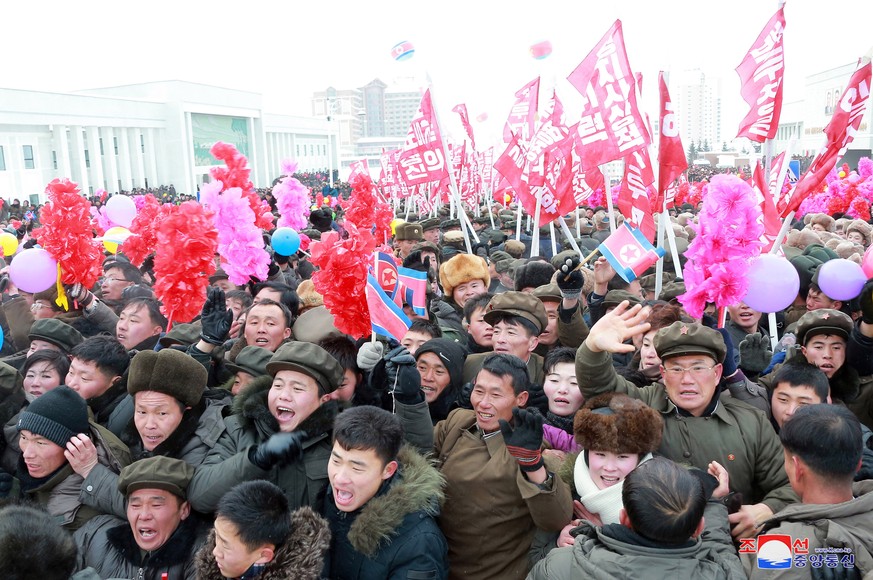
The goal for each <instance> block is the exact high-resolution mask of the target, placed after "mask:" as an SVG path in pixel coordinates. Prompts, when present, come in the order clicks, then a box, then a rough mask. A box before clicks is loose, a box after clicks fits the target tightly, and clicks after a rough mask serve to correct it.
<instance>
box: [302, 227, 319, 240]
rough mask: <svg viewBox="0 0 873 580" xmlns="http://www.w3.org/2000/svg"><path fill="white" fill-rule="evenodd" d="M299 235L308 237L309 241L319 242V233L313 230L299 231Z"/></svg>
mask: <svg viewBox="0 0 873 580" xmlns="http://www.w3.org/2000/svg"><path fill="white" fill-rule="evenodd" d="M300 233H301V234H303V235H305V236H306V237H308V238H309V239H310V240H321V232H320V231H318V230H316V229H315V228H307V229H305V230H301V231H300Z"/></svg>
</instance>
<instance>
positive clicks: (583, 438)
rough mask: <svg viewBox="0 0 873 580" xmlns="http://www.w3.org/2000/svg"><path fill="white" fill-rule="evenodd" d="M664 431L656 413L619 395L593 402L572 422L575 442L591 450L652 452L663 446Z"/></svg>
mask: <svg viewBox="0 0 873 580" xmlns="http://www.w3.org/2000/svg"><path fill="white" fill-rule="evenodd" d="M663 431H664V421H663V419H661V415H660V414H659V413H658V412H657V411H655V410H654V409H652V408H651V407H649V406H648V405H646V404H645V403H643V402H642V401H640V400H638V399H631V398H630V397H628V396H627V395H622V394H618V393H608V394H606V395H600V396H597V397H594V398H593V399H590V400H589V401H588V402H586V403H585V406H584V407H583V408H581V409H579V411H577V412H576V417H575V419H574V420H573V435H574V436H575V438H576V443H578V444H579V445H580V446H581V447H582V449H586V450H589V451H610V452H612V453H616V454H619V453H639V454H640V455H643V454H646V453H651V452H652V451H654V450H655V449H657V448H658V446H659V445H661V435H662V434H663Z"/></svg>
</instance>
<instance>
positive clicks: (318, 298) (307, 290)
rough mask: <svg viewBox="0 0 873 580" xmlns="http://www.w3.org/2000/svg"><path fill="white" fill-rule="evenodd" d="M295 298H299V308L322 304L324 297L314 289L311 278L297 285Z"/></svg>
mask: <svg viewBox="0 0 873 580" xmlns="http://www.w3.org/2000/svg"><path fill="white" fill-rule="evenodd" d="M297 298H299V299H300V307H299V309H300V310H304V309H307V310H308V309H309V308H315V307H316V306H323V305H324V297H323V296H322V295H321V294H319V293H318V291H317V290H316V289H315V283H314V282H313V281H312V280H304V281H302V282H301V283H300V285H299V286H297Z"/></svg>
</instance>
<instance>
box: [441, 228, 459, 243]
mask: <svg viewBox="0 0 873 580" xmlns="http://www.w3.org/2000/svg"><path fill="white" fill-rule="evenodd" d="M443 243H444V244H458V243H461V244H463V243H464V232H459V231H457V230H453V231H451V232H446V233H444V234H443Z"/></svg>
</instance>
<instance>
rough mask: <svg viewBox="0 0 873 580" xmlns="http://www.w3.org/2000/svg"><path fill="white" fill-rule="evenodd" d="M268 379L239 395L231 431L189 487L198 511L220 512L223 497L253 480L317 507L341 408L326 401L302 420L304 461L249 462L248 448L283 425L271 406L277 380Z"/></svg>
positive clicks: (298, 502) (299, 503)
mask: <svg viewBox="0 0 873 580" xmlns="http://www.w3.org/2000/svg"><path fill="white" fill-rule="evenodd" d="M264 378H266V379H268V380H257V381H256V382H253V383H252V384H250V385H249V386H248V387H247V388H245V389H243V391H242V392H241V393H240V394H239V395H237V397H236V399H235V400H234V402H233V414H232V415H231V416H230V417H227V418H226V419H225V428H226V431H225V432H224V433H222V435H221V437H220V438H219V439H218V442H217V443H216V444H215V446H214V447H213V448H212V449H211V450H210V451H209V454H208V455H207V456H206V459H204V460H203V463H202V464H201V465H200V466H199V467H198V468H197V470H196V471H195V472H194V477H193V479H192V480H191V483H190V484H189V485H188V500H189V501H190V502H191V506H192V507H193V508H194V509H195V510H197V511H199V512H202V513H210V512H213V511H215V508H216V506H217V505H218V500H220V499H221V497H222V496H223V495H224V494H225V493H227V492H228V491H229V490H230V489H231V488H232V487H233V486H235V485H236V484H238V483H242V482H243V481H250V480H253V479H264V480H267V481H269V482H271V483H274V484H276V485H277V486H279V487H280V488H281V489H282V490H283V491H284V492H285V495H286V496H287V497H288V502H289V504H290V506H291V509H297V508H299V507H302V506H310V507H317V506H318V497H319V495H320V494H321V493H323V492H324V489H325V488H326V487H327V483H328V481H327V462H328V459H329V458H330V450H331V449H332V447H333V443H332V441H331V434H332V432H333V420H334V418H335V417H336V415H337V412H338V406H337V404H336V401H328V402H326V403H324V404H323V405H321V407H319V408H318V409H317V410H316V411H315V412H314V413H312V415H310V416H309V417H307V418H306V420H305V421H303V423H301V424H300V426H299V429H300V430H301V431H305V432H306V433H307V435H308V439H307V440H306V441H305V442H304V443H303V459H302V460H300V461H297V462H295V463H292V464H291V465H287V466H285V467H278V466H276V467H273V468H271V469H269V470H263V469H261V468H260V467H258V466H256V465H255V464H254V463H252V462H251V461H249V457H248V453H249V449H250V448H251V447H252V446H253V445H257V444H259V443H263V442H264V441H266V440H267V439H269V437H270V435H272V434H273V433H276V432H277V431H278V429H279V426H278V423H277V421H276V419H275V418H274V417H273V415H272V414H271V413H270V409H269V408H268V407H267V394H268V392H269V390H270V387H271V385H272V378H270V377H264Z"/></svg>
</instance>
